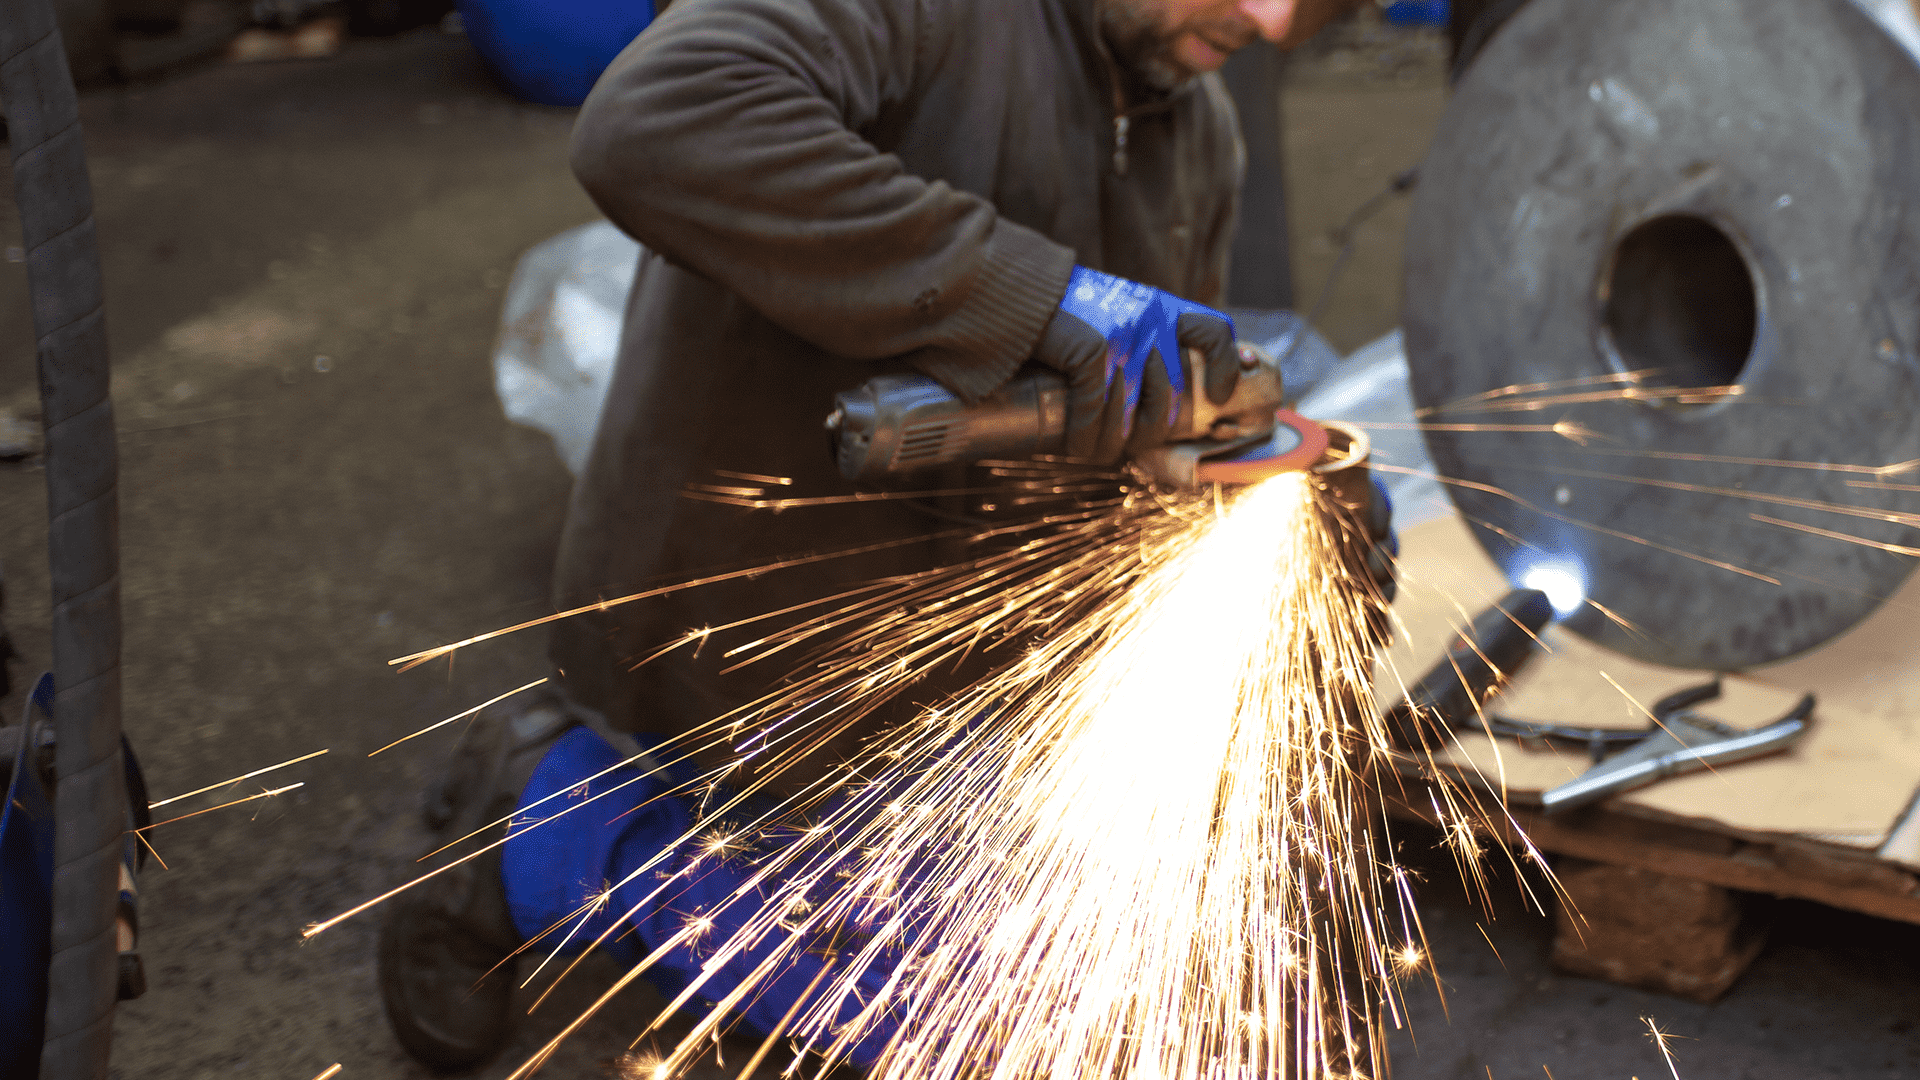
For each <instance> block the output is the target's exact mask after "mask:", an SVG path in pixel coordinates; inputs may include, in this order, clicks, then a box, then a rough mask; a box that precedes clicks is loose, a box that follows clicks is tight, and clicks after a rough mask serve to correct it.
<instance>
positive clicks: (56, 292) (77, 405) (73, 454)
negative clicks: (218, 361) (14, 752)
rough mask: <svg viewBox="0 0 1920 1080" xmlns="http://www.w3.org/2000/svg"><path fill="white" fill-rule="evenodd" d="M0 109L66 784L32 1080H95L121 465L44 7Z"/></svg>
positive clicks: (90, 233)
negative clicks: (20, 251)
mask: <svg viewBox="0 0 1920 1080" xmlns="http://www.w3.org/2000/svg"><path fill="white" fill-rule="evenodd" d="M0 97H3V98H4V100H5V103H6V118H7V128H8V134H9V141H10V142H11V146H12V152H13V179H14V197H15V200H16V201H17V202H18V204H19V207H20V221H21V231H22V233H23V236H24V243H25V247H26V252H27V275H28V281H29V284H30V287H31V291H32V297H33V324H34V333H35V335H36V338H37V353H38V358H39V372H40V401H41V408H42V413H43V416H44V423H45V425H46V433H47V511H48V524H47V532H48V536H47V548H48V557H49V560H50V562H51V568H52V578H53V625H52V630H53V674H54V686H55V688H56V694H55V697H54V710H53V711H54V726H55V732H56V735H57V737H58V739H59V749H58V756H57V759H56V761H57V770H58V774H59V782H58V787H57V788H56V794H55V798H54V822H55V826H54V827H55V838H54V879H53V963H52V967H51V969H50V971H49V976H48V986H47V1028H46V1042H45V1045H44V1047H43V1049H42V1051H41V1058H40V1080H83V1078H85V1080H101V1078H104V1077H105V1076H106V1075H107V1057H108V1053H109V1051H110V1049H111V1045H112V1038H113V1010H114V1002H115V1000H116V991H117V986H118V942H117V940H116V935H115V907H116V903H117V900H118V896H119V870H120V855H121V850H122V844H123V842H124V833H125V829H126V821H127V794H126V786H125V784H126V780H125V772H124V766H123V764H122V762H121V753H120V745H121V744H120V566H119V564H120V542H119V505H118V496H117V484H118V474H119V461H118V452H117V449H116V445H115V439H114V429H113V403H112V400H111V398H110V397H109V396H108V376H109V369H108V363H107V333H106V323H105V321H104V318H103V314H102V299H103V293H102V288H101V281H100V260H99V253H98V251H97V250H96V248H95V245H94V223H93V193H92V187H91V185H90V183H89V182H88V179H87V160H86V148H85V145H84V144H83V143H82V141H81V137H80V112H79V101H78V99H77V98H76V96H75V95H74V90H73V80H72V78H71V76H70V74H69V72H68V69H67V57H66V53H65V52H64V50H63V48H62V46H61V40H60V31H59V28H58V26H57V25H56V24H55V21H54V12H53V7H52V5H51V4H50V3H49V0H8V3H7V5H6V17H5V19H4V20H0Z"/></svg>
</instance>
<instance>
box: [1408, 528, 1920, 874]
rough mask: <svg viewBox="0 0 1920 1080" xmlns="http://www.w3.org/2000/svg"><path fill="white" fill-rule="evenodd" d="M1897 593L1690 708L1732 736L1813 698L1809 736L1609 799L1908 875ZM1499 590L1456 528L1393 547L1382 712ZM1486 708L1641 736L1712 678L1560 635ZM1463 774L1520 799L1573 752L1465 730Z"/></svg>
mask: <svg viewBox="0 0 1920 1080" xmlns="http://www.w3.org/2000/svg"><path fill="white" fill-rule="evenodd" d="M1916 585H1917V583H1916V582H1914V581H1911V580H1910V581H1909V583H1908V586H1907V587H1906V588H1905V589H1903V591H1902V592H1901V594H1900V595H1897V596H1895V597H1894V598H1893V599H1891V600H1890V601H1888V602H1887V603H1886V604H1885V605H1883V606H1882V607H1881V608H1880V610H1879V611H1877V612H1875V613H1874V615H1873V616H1872V617H1870V618H1869V619H1868V620H1867V621H1866V622H1864V623H1862V624H1861V625H1860V626H1859V627H1858V628H1856V629H1855V630H1853V631H1851V632H1849V633H1848V634H1846V635H1843V636H1842V637H1841V638H1839V639H1838V640H1836V641H1834V642H1832V643H1829V644H1828V645H1826V646H1824V647H1822V648H1820V649H1818V650H1815V651H1813V652H1811V653H1808V654H1805V655H1803V656H1800V657H1796V658H1794V659H1792V660H1789V661H1786V662H1784V663H1781V664H1776V665H1773V666H1771V667H1769V668H1765V669H1758V670H1755V671H1753V672H1749V673H1746V674H1743V675H1739V676H1729V677H1728V678H1726V679H1725V681H1724V682H1723V684H1722V696H1721V698H1720V699H1719V700H1718V701H1716V702H1713V703H1712V704H1708V705H1702V706H1700V707H1699V711H1700V712H1702V713H1704V714H1706V715H1708V716H1711V717H1713V718H1714V719H1717V720H1720V721H1722V722H1724V723H1727V724H1730V725H1732V726H1734V727H1742V728H1750V727H1758V726H1761V725H1763V724H1766V723H1768V722H1770V721H1772V720H1775V719H1778V718H1779V717H1780V716H1781V715H1782V714H1784V713H1786V712H1787V711H1788V710H1789V709H1791V708H1792V707H1793V705H1794V703H1795V702H1796V701H1798V700H1799V698H1800V695H1801V694H1802V693H1804V692H1807V691H1812V692H1813V693H1814V694H1816V695H1817V697H1818V701H1819V703H1818V706H1817V707H1816V709H1815V711H1814V723H1813V727H1812V729H1811V730H1810V731H1808V732H1807V734H1805V735H1803V736H1802V737H1801V739H1800V741H1799V742H1798V743H1797V744H1795V746H1794V747H1793V748H1792V749H1791V750H1788V751H1786V752H1785V753H1781V754H1777V755H1774V756H1772V757H1767V758H1761V759H1756V760H1752V761H1746V762H1738V763H1734V764H1731V765H1725V766H1720V767H1718V768H1717V769H1715V770H1714V771H1712V772H1701V773H1694V774H1690V775H1687V776H1682V777H1675V778H1671V779H1667V780H1663V781H1661V782H1659V783H1656V784H1654V785H1652V786H1651V787H1646V788H1642V789H1640V790H1639V791H1636V792H1632V793H1630V794H1627V795H1624V796H1620V797H1619V799H1620V801H1621V802H1623V803H1625V804H1627V805H1632V806H1640V807H1645V808H1648V809H1652V810H1657V811H1660V812H1663V813H1666V814H1672V815H1677V816H1680V817H1686V818H1693V819H1699V820H1701V821H1705V822H1711V823H1716V824H1718V825H1720V826H1722V827H1725V828H1729V829H1733V830H1740V831H1745V832H1769V833H1789V834H1793V835H1797V836H1804V837H1807V838H1810V839H1818V840H1823V841H1826V842H1829V843H1835V844H1842V845H1845V846H1848V847H1856V848H1863V849H1869V850H1875V849H1877V850H1879V852H1880V854H1881V855H1882V856H1883V857H1886V858H1891V859H1896V860H1899V861H1902V862H1906V863H1909V864H1913V865H1916V866H1920V814H1909V813H1908V811H1909V809H1910V807H1911V804H1912V803H1913V801H1914V795H1915V792H1916V789H1917V788H1920V587H1916ZM1508 588H1509V586H1508V584H1507V582H1506V580H1505V578H1504V576H1503V575H1502V574H1501V573H1500V571H1499V569H1498V568H1497V567H1496V566H1495V565H1494V564H1493V562H1492V560H1490V559H1488V558H1487V556H1486V555H1485V553H1484V552H1482V551H1481V550H1480V546H1479V545H1478V544H1476V543H1475V542H1474V540H1473V537H1472V535H1471V534H1470V533H1469V532H1468V531H1467V528H1466V526H1465V525H1463V524H1462V523H1461V522H1460V520H1459V519H1458V518H1457V517H1447V518H1443V519H1441V520H1437V521H1430V522H1427V523H1424V524H1422V525H1419V526H1417V527H1415V528H1412V529H1409V530H1408V531H1407V532H1406V533H1404V534H1403V535H1402V536H1401V575H1400V592H1399V596H1398V598H1397V600H1396V602H1395V605H1394V611H1395V614H1396V615H1397V616H1398V618H1399V620H1400V622H1401V624H1402V632H1401V633H1400V635H1399V636H1398V637H1397V638H1396V641H1395V644H1394V647H1393V649H1392V650H1391V652H1390V653H1389V655H1388V656H1387V657H1386V658H1385V660H1384V662H1383V664H1382V667H1381V670H1380V672H1379V673H1378V674H1377V676H1376V682H1375V687H1376V693H1377V694H1378V695H1379V697H1380V699H1381V701H1382V704H1383V705H1384V704H1388V703H1391V702H1392V701H1394V700H1397V698H1398V697H1399V694H1400V690H1401V688H1402V686H1403V685H1405V684H1408V683H1412V682H1415V681H1417V680H1418V679H1419V678H1420V677H1421V676H1422V675H1423V674H1425V673H1426V672H1427V670H1428V669H1429V668H1431V667H1432V666H1433V664H1434V663H1436V662H1437V661H1438V660H1439V659H1440V657H1441V656H1442V654H1443V653H1444V652H1445V650H1446V646H1447V645H1448V643H1450V642H1451V641H1452V640H1453V639H1454V638H1455V637H1456V636H1457V635H1458V633H1459V631H1460V630H1461V628H1463V627H1465V626H1466V625H1467V623H1468V622H1469V621H1470V620H1471V619H1472V617H1473V616H1474V615H1476V614H1478V613H1479V612H1480V611H1481V610H1483V609H1484V608H1486V607H1487V605H1489V604H1491V603H1493V602H1494V601H1496V600H1498V599H1499V598H1500V597H1501V596H1504V595H1505V594H1506V592H1507V590H1508ZM1545 644H1546V645H1547V646H1548V648H1549V649H1551V652H1550V653H1544V654H1542V655H1539V656H1536V657H1535V658H1534V660H1533V662H1532V663H1531V664H1530V665H1529V666H1528V668H1527V669H1526V670H1525V671H1523V673H1522V674H1521V676H1520V678H1519V679H1518V680H1516V681H1515V683H1514V684H1513V686H1511V687H1510V688H1509V689H1508V690H1507V692H1506V693H1505V694H1503V695H1502V696H1501V697H1499V698H1497V699H1495V701H1494V703H1493V705H1492V709H1493V710H1494V711H1497V712H1499V713H1501V714H1503V715H1506V716H1510V717H1513V718H1515V719H1522V720H1543V721H1552V722H1557V723H1570V724H1579V725H1582V726H1587V727H1621V728H1644V727H1646V726H1647V723H1648V718H1647V713H1646V709H1647V708H1648V707H1650V706H1651V705H1652V704H1653V703H1654V702H1655V701H1657V700H1659V699H1660V698H1661V697H1663V696H1665V695H1666V694H1669V693H1671V692H1673V691H1675V690H1678V689H1681V688H1683V687H1687V686H1694V685H1698V684H1699V683H1701V682H1704V681H1706V680H1707V679H1709V678H1711V676H1710V675H1709V674H1707V673H1703V672H1698V671H1680V670H1675V669H1672V668H1664V667H1660V666H1657V665H1653V664H1647V663H1643V662H1641V661H1638V660H1633V659H1629V658H1628V657H1625V656H1622V655H1620V654H1618V653H1613V652H1609V651H1607V650H1605V649H1601V648H1600V647H1598V646H1595V645H1592V644H1589V643H1588V642H1586V641H1585V640H1583V639H1580V638H1577V637H1575V636H1573V635H1572V634H1568V633H1566V632H1564V631H1560V630H1552V631H1549V632H1548V634H1547V635H1546V637H1545ZM1452 754H1453V758H1454V760H1455V761H1456V762H1458V763H1461V764H1469V763H1470V764H1473V765H1476V766H1478V767H1479V769H1480V770H1481V772H1482V774H1483V775H1484V776H1486V777H1487V778H1488V779H1489V780H1491V781H1493V782H1495V783H1504V785H1505V787H1506V788H1507V789H1508V790H1509V791H1511V792H1513V793H1514V794H1515V795H1516V796H1518V797H1519V798H1528V797H1529V796H1531V795H1534V794H1537V793H1538V792H1540V791H1543V790H1545V789H1547V788H1550V787H1552V786H1554V785H1556V784H1559V783H1561V782H1563V781H1565V780H1568V779H1571V778H1573V777H1574V776H1577V775H1578V774H1579V773H1581V772H1583V771H1585V769H1586V768H1587V766H1588V764H1589V762H1588V759H1587V756H1586V754H1585V752H1584V751H1583V750H1580V749H1578V748H1575V749H1570V750H1558V749H1529V748H1525V747H1523V746H1521V745H1520V744H1519V743H1517V742H1515V741H1513V740H1510V739H1500V740H1493V739H1489V738H1487V737H1486V736H1484V735H1477V734H1476V735H1465V736H1462V737H1461V738H1460V740H1459V741H1458V743H1457V744H1456V746H1455V747H1454V749H1453V751H1452Z"/></svg>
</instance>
